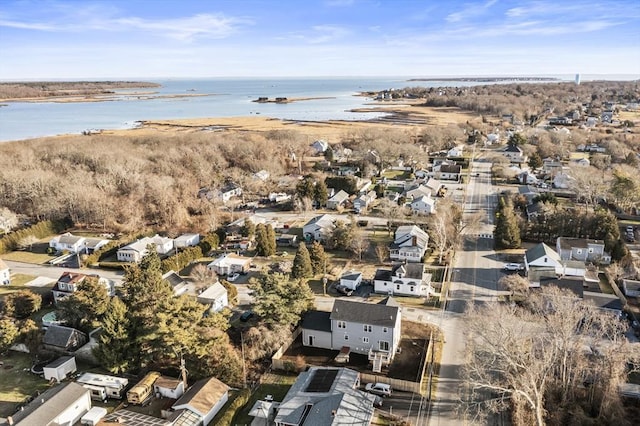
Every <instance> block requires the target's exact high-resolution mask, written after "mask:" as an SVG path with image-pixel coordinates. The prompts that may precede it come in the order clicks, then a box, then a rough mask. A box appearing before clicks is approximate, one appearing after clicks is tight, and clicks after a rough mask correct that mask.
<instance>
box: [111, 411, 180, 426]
mask: <svg viewBox="0 0 640 426" xmlns="http://www.w3.org/2000/svg"><path fill="white" fill-rule="evenodd" d="M111 424H113V425H136V426H137V425H141V426H142V425H144V426H169V425H171V423H170V422H169V421H168V420H167V419H161V418H159V417H153V416H150V415H148V414H143V413H137V412H135V411H130V410H127V409H120V410H116V411H114V412H113V413H110V414H107V415H106V416H105V418H104V419H103V420H102V422H101V423H100V425H111Z"/></svg>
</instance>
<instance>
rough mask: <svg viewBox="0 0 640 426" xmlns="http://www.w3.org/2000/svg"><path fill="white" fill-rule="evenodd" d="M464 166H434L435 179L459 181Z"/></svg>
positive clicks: (442, 164) (450, 164)
mask: <svg viewBox="0 0 640 426" xmlns="http://www.w3.org/2000/svg"><path fill="white" fill-rule="evenodd" d="M461 173H462V166H460V165H458V164H454V163H440V164H438V165H435V166H433V177H434V178H436V179H441V180H453V181H456V182H457V181H459V180H460V174H461Z"/></svg>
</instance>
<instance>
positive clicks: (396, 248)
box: [389, 225, 429, 262]
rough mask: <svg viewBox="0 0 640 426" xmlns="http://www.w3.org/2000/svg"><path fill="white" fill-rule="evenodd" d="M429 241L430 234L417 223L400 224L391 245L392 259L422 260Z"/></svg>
mask: <svg viewBox="0 0 640 426" xmlns="http://www.w3.org/2000/svg"><path fill="white" fill-rule="evenodd" d="M428 243H429V235H428V234H427V233H426V232H424V231H423V230H422V229H420V228H418V227H417V226H416V225H403V226H399V227H398V229H396V233H395V238H394V240H393V243H391V245H390V246H389V257H390V258H391V259H392V260H399V261H403V260H406V261H407V262H421V261H422V257H423V256H424V255H425V253H426V252H427V244H428Z"/></svg>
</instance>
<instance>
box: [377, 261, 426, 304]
mask: <svg viewBox="0 0 640 426" xmlns="http://www.w3.org/2000/svg"><path fill="white" fill-rule="evenodd" d="M373 289H374V291H375V292H376V293H384V294H388V295H403V296H416V297H426V296H428V295H429V292H430V291H431V274H430V273H427V272H426V271H425V266H424V263H406V264H404V263H400V264H397V265H395V266H393V268H391V269H382V268H381V269H378V270H377V271H376V275H375V277H374V278H373Z"/></svg>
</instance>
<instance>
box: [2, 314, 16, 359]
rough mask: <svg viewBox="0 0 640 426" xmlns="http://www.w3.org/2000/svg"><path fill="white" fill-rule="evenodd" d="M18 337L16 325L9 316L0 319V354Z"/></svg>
mask: <svg viewBox="0 0 640 426" xmlns="http://www.w3.org/2000/svg"><path fill="white" fill-rule="evenodd" d="M17 338H18V327H17V326H16V324H15V321H14V320H12V319H9V318H5V319H0V354H1V353H4V352H5V351H6V350H8V349H9V348H10V347H11V346H12V345H13V343H14V342H15V341H16V339H17Z"/></svg>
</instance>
